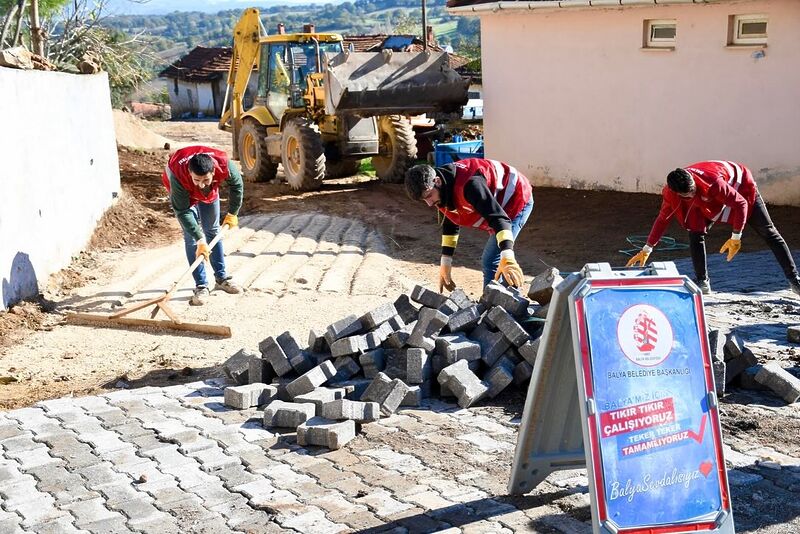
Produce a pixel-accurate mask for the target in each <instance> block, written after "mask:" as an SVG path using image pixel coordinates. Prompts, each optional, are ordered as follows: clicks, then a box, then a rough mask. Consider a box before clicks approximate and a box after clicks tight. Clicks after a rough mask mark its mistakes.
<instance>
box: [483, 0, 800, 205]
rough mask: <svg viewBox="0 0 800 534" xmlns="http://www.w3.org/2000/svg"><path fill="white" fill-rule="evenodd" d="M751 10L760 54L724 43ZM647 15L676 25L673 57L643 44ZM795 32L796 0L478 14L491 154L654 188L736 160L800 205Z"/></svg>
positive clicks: (534, 175) (536, 172) (768, 192)
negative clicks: (675, 176) (764, 39)
mask: <svg viewBox="0 0 800 534" xmlns="http://www.w3.org/2000/svg"><path fill="white" fill-rule="evenodd" d="M512 3H513V2H508V4H512ZM747 13H751V14H755V13H758V14H767V15H768V16H769V28H768V33H769V37H768V39H769V40H768V47H767V48H766V49H764V50H763V51H760V50H756V49H752V48H744V49H742V48H740V49H733V48H730V47H726V43H727V28H728V17H729V15H732V14H747ZM645 19H677V45H676V49H675V50H674V51H671V52H668V51H667V52H665V51H647V50H642V49H641V47H642V40H643V21H644V20H645ZM798 28H800V2H798V1H797V0H739V1H732V2H719V3H713V4H673V5H669V4H666V5H658V6H655V5H652V6H642V7H638V6H633V7H626V8H618V7H617V8H560V9H558V8H557V9H549V10H530V11H523V10H514V11H510V10H509V11H505V12H500V13H496V14H494V13H489V14H486V15H482V16H481V32H482V35H481V37H482V56H483V57H482V66H483V90H484V95H483V99H484V133H485V138H486V155H487V157H491V158H496V159H500V160H506V161H509V162H510V163H512V164H513V165H515V166H516V167H517V168H519V169H520V170H521V171H523V172H524V173H525V174H526V175H527V176H528V177H529V178H531V180H532V181H533V183H534V184H538V185H553V186H559V187H575V188H582V189H615V190H624V191H644V192H651V193H655V192H658V191H660V189H661V187H662V185H663V183H664V177H665V175H666V173H667V172H668V171H669V170H671V169H673V168H675V167H677V166H683V165H687V164H689V163H693V162H695V161H699V160H705V159H731V160H736V161H739V162H742V163H744V164H745V165H747V166H748V167H750V168H751V169H752V170H753V172H754V174H755V175H756V179H757V180H758V182H759V187H760V189H761V191H762V194H763V196H764V197H765V199H767V200H768V201H770V202H774V203H778V204H793V205H800V128H798V125H799V124H800V104H799V101H798V97H799V96H800V89H798V88H800V31H798ZM759 52H760V53H763V57H758V56H759V55H761V54H760V53H759Z"/></svg>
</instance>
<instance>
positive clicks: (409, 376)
mask: <svg viewBox="0 0 800 534" xmlns="http://www.w3.org/2000/svg"><path fill="white" fill-rule="evenodd" d="M552 274H553V273H551V272H549V271H548V272H546V273H545V275H544V276H545V277H547V279H546V280H541V281H539V282H537V281H536V279H535V280H534V283H533V284H532V287H533V286H534V285H535V286H536V288H537V295H539V298H540V299H542V300H545V301H549V298H550V294H552V288H553V287H555V284H556V283H557V281H555V280H556V279H555V278H554V277H553V276H552ZM556 274H557V273H556ZM548 288H549V289H550V293H549V294H548V292H547V289H548ZM546 304H547V302H541V301H540V302H533V301H531V299H529V298H527V297H526V296H525V295H523V294H522V293H521V292H520V291H519V290H517V289H514V288H507V287H504V286H502V285H500V284H498V283H495V282H492V283H490V284H488V285H487V286H486V288H485V289H484V293H483V296H482V297H481V299H480V302H474V301H473V300H472V299H470V298H469V297H468V296H467V295H466V293H464V292H463V291H462V290H461V289H456V290H455V291H453V292H452V293H451V294H450V295H442V294H439V293H436V292H434V291H430V290H428V289H425V288H424V287H422V286H415V287H414V288H413V290H412V291H411V292H410V293H409V294H403V295H400V297H398V298H397V299H396V300H395V301H394V302H393V303H391V302H387V303H384V304H381V305H380V306H378V307H377V308H375V309H373V310H372V311H370V312H368V313H366V314H364V315H363V316H361V317H357V316H355V315H350V316H348V317H345V318H343V319H341V320H339V321H336V322H335V323H333V324H331V325H329V326H328V327H327V328H325V329H324V330H322V329H314V330H311V332H310V333H309V336H308V343H307V344H305V346H303V345H302V344H301V343H300V342H298V340H297V339H296V338H295V337H294V336H293V335H292V334H291V333H289V332H284V333H282V334H281V335H279V336H277V337H268V338H266V339H264V340H263V341H262V342H261V343H259V347H258V348H259V351H260V354H251V353H248V352H247V351H245V350H242V351H239V352H237V353H236V354H235V355H234V356H232V357H231V358H230V359H229V360H228V361H227V362H226V363H225V364H224V367H223V368H224V371H225V373H226V374H227V375H228V377H230V378H231V379H232V380H234V381H235V382H236V383H237V384H239V385H238V386H231V387H228V388H226V390H225V403H226V405H227V406H230V407H232V408H237V409H248V408H252V407H254V406H262V405H266V406H265V407H264V416H263V422H264V426H266V427H288V428H295V429H296V430H297V441H298V443H299V444H300V445H319V446H323V447H328V448H331V449H336V448H339V447H342V446H343V445H345V444H346V443H347V442H348V441H350V440H351V439H353V438H354V437H355V435H356V433H357V430H358V428H359V427H358V425H361V424H368V423H370V422H373V421H377V420H379V419H380V418H381V417H386V416H389V415H391V414H393V413H394V412H395V411H396V410H397V409H398V408H399V407H400V406H419V404H420V403H421V402H422V400H423V398H425V397H429V396H432V395H441V396H444V397H455V398H456V401H457V402H458V404H459V405H460V406H462V407H464V408H466V407H469V406H472V405H474V404H475V403H476V402H478V401H480V400H481V399H486V398H493V397H495V396H496V395H498V394H499V393H501V392H502V391H503V390H504V389H506V388H507V387H508V386H509V385H511V384H516V385H517V386H520V387H525V385H526V383H527V382H528V380H529V379H530V376H531V373H532V370H533V365H534V362H535V359H536V352H537V350H538V345H539V336H540V335H541V331H542V326H543V324H542V322H543V321H542V320H538V319H535V318H534V314H536V313H541V308H542V307H543V305H546Z"/></svg>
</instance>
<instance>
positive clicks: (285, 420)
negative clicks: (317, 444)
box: [264, 400, 316, 428]
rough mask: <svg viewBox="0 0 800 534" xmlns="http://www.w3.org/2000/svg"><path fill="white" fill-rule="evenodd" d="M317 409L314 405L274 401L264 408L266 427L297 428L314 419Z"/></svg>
mask: <svg viewBox="0 0 800 534" xmlns="http://www.w3.org/2000/svg"><path fill="white" fill-rule="evenodd" d="M315 411H316V407H315V406H314V404H312V403H310V402H309V403H302V404H301V403H292V402H284V401H280V400H275V401H272V402H271V403H269V404H268V405H267V407H266V408H264V426H265V427H268V428H269V427H280V428H297V427H298V426H299V425H301V424H303V422H305V421H306V420H307V419H310V418H312V417H314V412H315Z"/></svg>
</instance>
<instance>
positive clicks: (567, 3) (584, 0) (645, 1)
mask: <svg viewBox="0 0 800 534" xmlns="http://www.w3.org/2000/svg"><path fill="white" fill-rule="evenodd" d="M724 1H726V0H544V1H529V2H525V1H519V0H512V1H504V0H500V1H497V2H486V3H480V4H471V5H465V6H454V7H448V8H447V12H448V13H450V14H451V15H481V14H488V13H500V12H503V11H538V10H544V9H550V10H554V9H575V8H584V9H586V8H592V7H628V6H643V5H665V4H712V3H719V2H724Z"/></svg>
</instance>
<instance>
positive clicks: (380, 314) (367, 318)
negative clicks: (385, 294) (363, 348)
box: [359, 302, 397, 330]
mask: <svg viewBox="0 0 800 534" xmlns="http://www.w3.org/2000/svg"><path fill="white" fill-rule="evenodd" d="M395 315H397V308H395V307H394V304H392V303H391V302H387V303H385V304H381V305H380V306H378V307H377V308H375V309H374V310H372V311H370V312H367V313H365V314H364V315H363V316H361V318H360V319H359V321H361V324H362V325H363V326H364V328H366V329H367V330H372V329H374V328H377V327H378V326H380V325H381V324H383V323H385V322H386V321H388V320H389V319H391V318H392V317H394V316H395Z"/></svg>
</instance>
